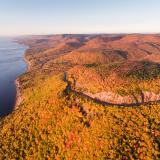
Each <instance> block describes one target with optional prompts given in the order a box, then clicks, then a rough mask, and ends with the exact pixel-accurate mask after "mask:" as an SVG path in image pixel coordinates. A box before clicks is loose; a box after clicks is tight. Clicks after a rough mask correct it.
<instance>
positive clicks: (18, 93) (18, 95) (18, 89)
mask: <svg viewBox="0 0 160 160" xmlns="http://www.w3.org/2000/svg"><path fill="white" fill-rule="evenodd" d="M17 43H18V42H17ZM28 48H29V47H28ZM28 48H27V49H26V50H25V51H24V54H23V57H22V59H23V61H24V62H25V63H26V71H25V72H24V73H22V74H21V75H23V74H26V73H27V72H29V71H30V69H31V63H30V61H28V60H27V59H26V55H25V54H26V52H27V50H28ZM21 75H19V76H18V77H17V78H16V80H15V81H14V84H15V85H16V99H15V104H14V106H13V110H16V109H17V108H18V106H19V105H20V104H21V103H22V101H23V97H22V95H21V83H20V81H19V77H20V76H21Z"/></svg>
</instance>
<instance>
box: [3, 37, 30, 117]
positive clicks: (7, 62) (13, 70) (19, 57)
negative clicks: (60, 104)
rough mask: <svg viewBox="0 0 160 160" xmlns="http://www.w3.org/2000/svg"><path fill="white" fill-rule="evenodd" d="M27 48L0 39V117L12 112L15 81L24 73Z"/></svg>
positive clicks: (11, 41)
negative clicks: (24, 57) (24, 58)
mask: <svg viewBox="0 0 160 160" xmlns="http://www.w3.org/2000/svg"><path fill="white" fill-rule="evenodd" d="M26 49H27V46H24V45H21V44H18V43H16V42H14V40H13V39H11V38H0V117H1V116H5V115H7V114H9V113H11V112H12V110H13V109H14V105H15V102H16V85H15V80H16V78H17V77H18V76H20V75H22V74H23V73H25V72H26V69H27V65H26V63H25V62H24V60H23V55H24V53H25V50H26Z"/></svg>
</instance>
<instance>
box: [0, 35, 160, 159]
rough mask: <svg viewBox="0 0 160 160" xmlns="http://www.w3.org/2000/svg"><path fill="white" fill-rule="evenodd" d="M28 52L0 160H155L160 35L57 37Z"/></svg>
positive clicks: (2, 127) (159, 145)
mask: <svg viewBox="0 0 160 160" xmlns="http://www.w3.org/2000/svg"><path fill="white" fill-rule="evenodd" d="M16 41H17V42H18V43H21V44H23V45H27V46H29V48H28V49H27V51H26V53H25V61H26V63H27V64H28V71H27V72H26V73H25V74H23V75H22V76H20V77H19V78H18V79H17V88H18V97H17V105H16V108H15V110H14V111H13V112H12V113H11V114H10V115H8V116H6V117H4V118H2V119H1V120H0V159H6V158H7V159H113V160H115V159H123V160H128V159H140V160H144V159H155V160H156V159H157V160H158V159H159V158H160V103H159V102H160V34H63V35H46V36H43V35H42V36H25V37H19V38H17V39H16Z"/></svg>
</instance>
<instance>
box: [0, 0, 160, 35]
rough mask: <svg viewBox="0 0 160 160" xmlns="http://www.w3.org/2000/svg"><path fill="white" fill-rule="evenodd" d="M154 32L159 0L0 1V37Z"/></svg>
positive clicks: (158, 25) (159, 13) (157, 25)
mask: <svg viewBox="0 0 160 160" xmlns="http://www.w3.org/2000/svg"><path fill="white" fill-rule="evenodd" d="M157 32H158V33H159V32H160V0H0V36H3V35H10V36H12V35H28V34H29V35H30V34H32V35H33V34H34V35H37V34H61V33H157Z"/></svg>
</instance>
